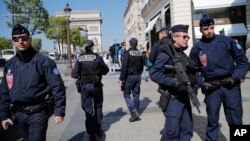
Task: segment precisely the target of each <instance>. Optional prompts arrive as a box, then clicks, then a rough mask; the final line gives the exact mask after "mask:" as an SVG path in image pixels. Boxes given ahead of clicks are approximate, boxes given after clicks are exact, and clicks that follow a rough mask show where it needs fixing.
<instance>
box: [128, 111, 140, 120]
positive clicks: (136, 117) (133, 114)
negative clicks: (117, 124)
mask: <svg viewBox="0 0 250 141" xmlns="http://www.w3.org/2000/svg"><path fill="white" fill-rule="evenodd" d="M139 116H140V114H139V113H138V112H137V111H136V110H133V111H131V117H130V118H129V122H134V121H137V120H140V118H139Z"/></svg>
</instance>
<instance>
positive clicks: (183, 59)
mask: <svg viewBox="0 0 250 141" xmlns="http://www.w3.org/2000/svg"><path fill="white" fill-rule="evenodd" d="M172 47H173V48H174V46H172ZM159 51H162V52H165V53H167V54H168V55H169V56H170V58H171V59H172V62H173V51H172V50H171V48H170V47H169V44H162V45H160V47H159ZM176 52H177V54H178V55H179V56H180V59H181V62H182V64H183V66H184V68H186V73H187V75H188V77H189V80H190V82H191V84H194V83H195V72H194V68H193V66H192V64H191V61H190V59H189V57H188V56H187V55H186V54H185V53H184V52H183V51H180V50H179V49H176ZM173 65H174V64H173ZM169 74H170V75H171V76H174V77H176V75H175V73H174V72H173V73H169Z"/></svg>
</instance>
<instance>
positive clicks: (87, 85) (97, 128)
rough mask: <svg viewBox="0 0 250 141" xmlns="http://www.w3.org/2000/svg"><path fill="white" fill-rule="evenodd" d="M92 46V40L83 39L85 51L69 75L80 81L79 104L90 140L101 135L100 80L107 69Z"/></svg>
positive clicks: (94, 140)
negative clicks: (84, 117) (83, 113)
mask: <svg viewBox="0 0 250 141" xmlns="http://www.w3.org/2000/svg"><path fill="white" fill-rule="evenodd" d="M93 46H94V43H93V41H92V40H86V41H85V44H84V47H85V53H83V54H81V55H80V56H79V57H78V60H77V61H76V63H75V66H74V68H73V70H72V72H71V76H72V77H73V78H75V79H78V81H80V93H81V104H82V109H83V110H84V111H85V115H86V121H85V126H86V130H87V133H88V134H89V140H90V141H96V135H97V136H98V137H101V136H102V135H103V130H102V128H101V124H102V118H103V113H102V105H103V88H102V86H103V84H102V82H101V81H102V75H106V74H107V73H108V71H109V68H108V66H107V65H106V64H105V63H104V61H103V58H102V57H101V56H99V55H98V54H96V53H93Z"/></svg>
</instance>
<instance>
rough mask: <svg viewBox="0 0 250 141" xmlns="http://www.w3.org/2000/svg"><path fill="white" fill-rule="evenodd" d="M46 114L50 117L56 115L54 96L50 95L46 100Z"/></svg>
mask: <svg viewBox="0 0 250 141" xmlns="http://www.w3.org/2000/svg"><path fill="white" fill-rule="evenodd" d="M45 103H46V112H47V114H48V115H49V116H52V115H53V114H54V110H55V101H54V97H53V96H52V95H49V96H48V98H47V99H46V102H45Z"/></svg>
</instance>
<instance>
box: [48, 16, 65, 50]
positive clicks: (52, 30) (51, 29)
mask: <svg viewBox="0 0 250 141" xmlns="http://www.w3.org/2000/svg"><path fill="white" fill-rule="evenodd" d="M66 24H67V21H66V19H65V18H64V17H52V16H51V17H49V20H48V25H47V27H46V29H45V36H46V37H47V38H48V39H51V40H56V41H57V43H58V46H59V52H60V53H61V48H60V43H61V44H63V43H64V41H66V37H67V36H66V35H67V28H66ZM62 48H63V47H62Z"/></svg>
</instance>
